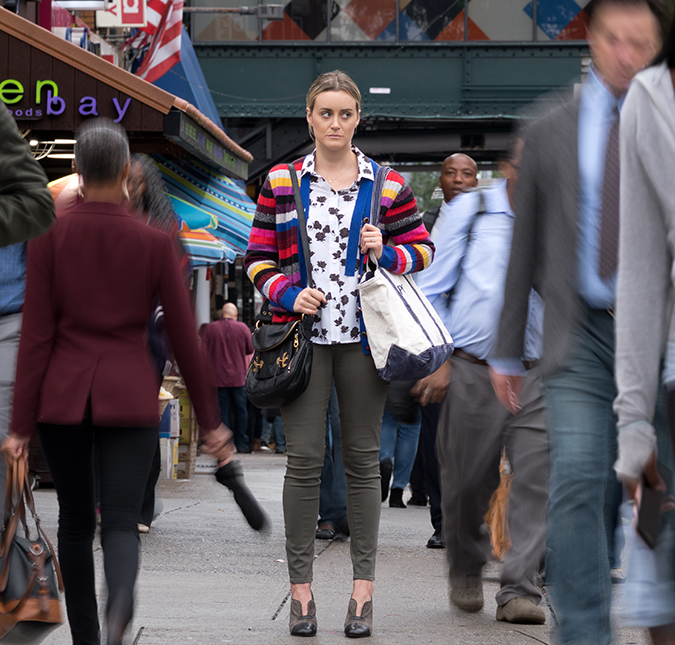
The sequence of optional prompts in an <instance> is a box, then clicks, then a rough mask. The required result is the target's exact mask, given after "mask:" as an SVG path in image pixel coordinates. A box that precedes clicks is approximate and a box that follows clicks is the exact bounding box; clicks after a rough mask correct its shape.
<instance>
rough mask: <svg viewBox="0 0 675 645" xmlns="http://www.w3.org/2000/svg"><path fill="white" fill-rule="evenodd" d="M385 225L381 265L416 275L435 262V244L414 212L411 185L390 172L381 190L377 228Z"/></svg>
mask: <svg viewBox="0 0 675 645" xmlns="http://www.w3.org/2000/svg"><path fill="white" fill-rule="evenodd" d="M382 222H384V230H385V244H386V242H387V241H388V240H389V239H391V241H392V242H393V243H394V244H395V246H385V247H384V249H383V251H382V257H381V258H380V265H381V266H382V267H383V268H384V269H387V271H391V273H415V272H417V271H422V269H426V268H427V267H428V266H429V265H430V264H431V262H432V260H433V259H434V245H433V242H432V241H431V239H430V238H429V233H428V232H427V229H426V228H425V227H424V222H423V221H422V217H421V215H420V214H419V213H418V212H417V202H416V201H415V196H414V195H413V192H412V190H410V186H408V184H407V182H406V181H405V180H404V179H403V177H401V175H399V174H398V173H397V172H394V171H391V172H390V173H389V174H388V175H387V181H386V182H385V184H384V188H383V190H382V202H381V205H380V227H382Z"/></svg>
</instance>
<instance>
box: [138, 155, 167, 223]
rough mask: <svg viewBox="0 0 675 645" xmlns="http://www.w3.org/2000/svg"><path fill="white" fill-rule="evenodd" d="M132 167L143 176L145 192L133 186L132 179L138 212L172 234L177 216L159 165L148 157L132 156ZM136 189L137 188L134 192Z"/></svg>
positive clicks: (149, 221)
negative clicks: (167, 194) (158, 167)
mask: <svg viewBox="0 0 675 645" xmlns="http://www.w3.org/2000/svg"><path fill="white" fill-rule="evenodd" d="M131 166H132V168H134V169H138V170H140V171H141V173H142V174H143V180H144V184H145V186H144V190H143V191H142V192H139V191H138V189H137V187H133V186H131V183H132V181H133V176H132V177H130V181H129V184H130V189H131V190H130V192H131V193H133V194H132V199H131V201H132V204H133V206H134V208H135V209H136V210H137V211H141V212H143V213H145V214H146V215H147V216H148V224H150V225H151V226H154V227H155V228H159V229H161V230H163V231H165V232H167V233H168V232H171V229H172V227H173V224H174V222H175V221H176V215H175V213H174V210H173V206H172V205H171V202H170V201H169V198H168V197H167V196H166V186H165V184H164V180H163V179H162V174H161V173H160V171H159V170H158V169H157V164H156V163H155V162H154V161H153V160H152V159H151V158H150V157H148V155H142V154H133V155H131ZM134 188H136V189H135V190H134Z"/></svg>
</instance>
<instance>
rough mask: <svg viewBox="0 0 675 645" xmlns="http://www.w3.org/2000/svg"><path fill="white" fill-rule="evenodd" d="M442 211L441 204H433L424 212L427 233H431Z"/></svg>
mask: <svg viewBox="0 0 675 645" xmlns="http://www.w3.org/2000/svg"><path fill="white" fill-rule="evenodd" d="M440 212H441V207H440V206H432V207H431V208H428V209H427V210H425V211H424V213H422V222H423V223H424V226H425V227H426V229H427V233H431V231H432V230H433V228H434V224H435V223H436V220H437V219H438V214H439V213H440Z"/></svg>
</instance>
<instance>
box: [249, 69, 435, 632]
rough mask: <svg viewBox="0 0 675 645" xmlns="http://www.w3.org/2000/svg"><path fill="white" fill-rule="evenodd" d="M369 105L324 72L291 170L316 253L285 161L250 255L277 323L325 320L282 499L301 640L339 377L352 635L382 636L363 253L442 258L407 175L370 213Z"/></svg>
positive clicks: (292, 413) (295, 405)
mask: <svg viewBox="0 0 675 645" xmlns="http://www.w3.org/2000/svg"><path fill="white" fill-rule="evenodd" d="M360 104H361V95H360V92H359V90H358V88H357V87H356V85H355V84H354V82H353V81H352V80H351V79H350V78H349V77H348V76H347V75H346V74H344V73H343V72H339V71H335V72H329V73H326V74H322V75H321V76H320V77H319V78H318V79H317V80H316V81H315V82H314V83H313V84H312V86H311V87H310V89H309V92H308V93H307V122H308V126H309V129H310V134H311V135H312V137H313V139H314V141H315V143H316V148H315V150H314V151H313V152H312V153H310V154H308V155H307V156H306V157H304V158H301V159H298V160H296V161H294V162H293V165H292V172H295V173H296V175H297V178H298V180H299V182H300V184H301V193H302V195H303V199H302V201H303V208H304V210H305V219H306V221H307V235H308V239H309V257H304V253H303V252H302V249H301V248H299V245H298V239H299V238H298V215H297V213H296V211H295V208H296V207H295V202H294V197H293V190H292V182H291V176H290V172H291V171H290V170H289V167H288V166H286V165H279V166H275V167H274V168H273V169H272V170H271V171H270V174H269V176H268V177H267V180H266V181H265V184H264V186H263V189H262V192H261V194H260V198H259V199H258V208H257V211H256V214H255V218H254V221H253V228H252V231H251V236H250V239H249V246H248V252H247V254H246V257H245V260H244V264H245V266H246V270H247V272H248V275H249V277H250V278H251V280H252V281H253V282H254V284H255V285H256V287H257V288H258V290H259V291H260V292H261V293H262V294H263V295H264V296H265V297H267V298H269V300H270V302H271V303H272V305H273V307H272V311H273V314H274V319H275V320H277V321H282V320H288V319H289V318H290V319H292V317H293V316H296V317H299V316H300V315H302V314H304V315H309V316H315V323H314V327H313V330H312V342H313V362H312V373H311V379H310V382H309V385H308V387H307V389H306V390H305V392H304V393H303V394H302V395H301V396H300V397H299V398H297V399H296V400H295V401H293V402H292V403H291V404H289V405H286V406H285V407H283V408H282V416H283V420H284V427H285V429H286V448H287V455H288V462H287V470H286V478H285V482H284V493H283V501H284V517H285V522H286V552H287V559H288V568H289V573H290V581H291V617H290V631H291V634H294V635H298V636H313V635H314V634H316V631H317V623H316V607H315V603H314V597H313V594H312V590H311V583H312V561H313V557H314V538H315V532H316V520H317V516H318V512H319V487H320V475H321V469H322V466H323V463H324V454H325V423H326V410H327V409H328V403H329V399H330V393H331V387H332V384H333V382H334V383H335V389H336V391H337V397H338V404H339V408H340V425H341V443H342V458H343V461H344V468H345V473H346V476H347V516H348V523H349V532H350V535H351V545H350V546H351V555H352V563H353V569H354V572H353V575H354V586H353V590H352V595H351V598H350V600H349V605H348V611H347V618H346V620H345V625H344V630H345V634H346V635H347V636H351V637H360V636H370V635H371V634H372V617H373V603H372V595H373V580H374V577H375V556H376V551H377V533H378V526H379V517H380V477H379V463H378V450H379V436H380V423H381V420H382V411H383V408H384V401H385V397H386V393H387V384H386V382H384V381H383V380H381V379H380V378H379V376H378V375H377V371H376V369H375V365H374V363H373V360H372V358H371V357H370V356H369V354H368V348H367V337H366V336H365V333H367V332H366V331H364V330H362V329H361V327H360V317H359V311H358V298H357V296H358V288H357V287H358V275H359V271H358V262H357V259H358V257H360V256H359V252H360V253H361V254H364V255H365V254H368V253H369V252H371V251H372V252H373V253H374V254H375V257H376V258H377V259H378V262H379V265H380V267H382V268H383V269H385V270H387V271H391V272H392V273H412V272H415V271H420V270H421V269H424V268H426V267H427V266H428V265H429V264H430V262H431V260H432V258H433V245H432V243H431V242H430V240H429V235H428V233H427V232H426V230H425V228H424V226H423V224H422V220H421V218H420V216H419V214H418V213H417V207H416V203H415V198H414V196H413V194H412V191H411V190H410V187H409V186H408V185H407V183H406V182H405V181H404V179H403V178H402V177H401V176H400V175H399V174H398V173H396V172H393V171H392V172H390V173H389V175H388V177H387V181H386V182H385V185H384V189H383V191H382V196H381V198H380V200H379V204H380V209H379V218H376V223H377V225H372V224H367V223H364V221H365V222H367V221H368V216H369V208H370V198H368V199H365V196H367V195H369V194H370V193H372V184H373V181H374V178H375V175H374V171H373V164H372V163H371V161H370V160H369V159H368V158H367V157H366V156H365V155H363V153H362V152H361V151H360V150H358V148H355V147H353V145H352V137H353V135H354V130H355V129H356V126H357V125H358V123H359V120H360ZM359 197H360V198H361V199H359ZM387 242H390V243H391V246H390V245H388V244H387ZM305 266H310V267H311V276H312V279H313V281H314V284H315V286H316V288H309V287H306V285H305V283H304V281H305V280H306V277H305V275H304V274H305V271H304V267H305ZM298 267H300V270H299V269H298ZM362 333H363V334H364V335H363V336H362Z"/></svg>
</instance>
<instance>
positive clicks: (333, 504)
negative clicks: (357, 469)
mask: <svg viewBox="0 0 675 645" xmlns="http://www.w3.org/2000/svg"><path fill="white" fill-rule="evenodd" d="M328 412H329V415H328V417H327V418H326V452H325V455H324V459H323V468H322V469H321V489H320V494H319V524H323V523H325V522H327V523H329V524H332V525H333V526H334V527H335V528H336V529H337V530H338V531H339V530H340V529H342V528H344V525H345V524H346V523H347V478H346V477H345V465H344V463H343V461H342V446H341V444H340V406H339V405H338V400H337V392H336V391H335V387H333V388H331V392H330V404H329V406H328Z"/></svg>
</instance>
